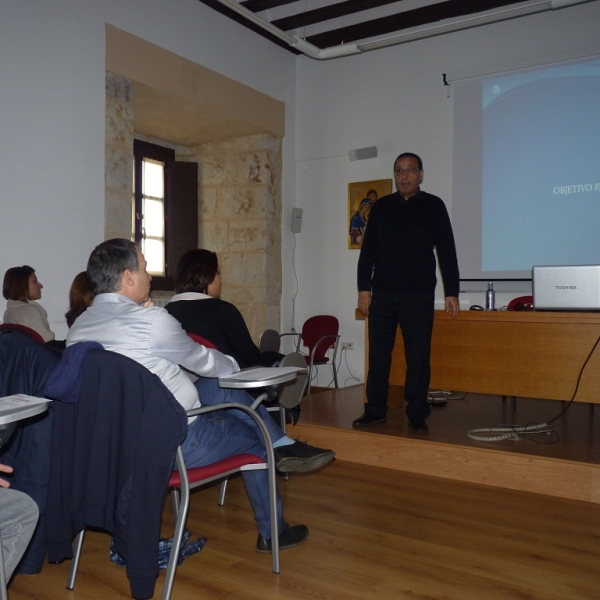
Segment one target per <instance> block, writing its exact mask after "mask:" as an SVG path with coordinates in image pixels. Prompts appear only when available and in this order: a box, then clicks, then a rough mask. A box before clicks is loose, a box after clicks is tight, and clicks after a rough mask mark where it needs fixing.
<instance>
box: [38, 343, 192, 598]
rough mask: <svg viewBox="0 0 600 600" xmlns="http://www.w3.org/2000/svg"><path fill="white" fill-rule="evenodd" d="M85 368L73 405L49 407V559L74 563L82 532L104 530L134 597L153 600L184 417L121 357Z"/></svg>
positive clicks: (98, 356) (90, 358)
mask: <svg viewBox="0 0 600 600" xmlns="http://www.w3.org/2000/svg"><path fill="white" fill-rule="evenodd" d="M76 346H77V345H75V346H70V347H69V348H67V350H66V351H65V354H67V353H68V352H69V350H70V349H71V348H75V347H76ZM82 368H83V377H82V379H81V388H80V392H79V399H78V401H77V402H76V403H71V404H66V403H63V402H56V403H55V407H54V423H53V440H52V465H51V471H50V476H51V477H50V490H49V496H48V525H47V534H48V557H49V559H50V560H51V561H55V560H62V559H64V558H69V557H71V556H72V547H71V543H72V539H73V536H74V535H75V534H77V533H78V532H79V531H80V530H81V529H83V528H84V526H91V527H100V528H102V529H106V530H107V531H109V532H110V533H112V535H113V536H114V538H115V547H116V550H117V552H119V554H121V556H123V557H124V558H125V560H126V563H127V576H128V577H129V582H130V586H131V592H132V595H133V597H134V598H150V597H152V595H153V593H154V585H155V582H156V577H157V575H158V539H159V537H160V516H161V511H162V505H163V502H164V499H165V495H166V492H167V484H168V480H169V477H170V475H171V473H172V471H173V467H174V463H175V452H176V450H177V447H178V446H179V445H180V444H181V442H182V441H183V440H184V438H185V436H186V434H187V417H186V414H185V411H184V409H183V407H182V406H181V405H180V404H179V403H178V402H177V401H176V400H175V398H174V397H173V395H172V394H171V392H169V390H167V388H166V387H165V386H164V385H163V384H162V382H161V381H160V379H159V378H158V377H157V376H156V375H153V374H152V373H150V371H148V370H147V369H146V368H145V367H143V366H141V365H140V364H138V363H136V362H135V361H133V360H131V359H129V358H127V357H125V356H122V355H119V354H116V353H113V352H108V351H105V350H98V349H92V350H89V351H88V352H87V355H86V357H85V359H84V360H83V367H82ZM74 379H75V378H74ZM47 392H48V393H49V395H51V396H52V394H51V393H50V389H48V390H47Z"/></svg>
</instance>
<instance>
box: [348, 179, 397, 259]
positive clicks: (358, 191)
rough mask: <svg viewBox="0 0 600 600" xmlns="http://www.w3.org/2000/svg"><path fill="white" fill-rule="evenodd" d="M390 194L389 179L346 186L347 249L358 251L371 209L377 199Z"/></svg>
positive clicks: (390, 184) (390, 182) (390, 183)
mask: <svg viewBox="0 0 600 600" xmlns="http://www.w3.org/2000/svg"><path fill="white" fill-rule="evenodd" d="M391 193H392V180H391V179H379V180H377V181H360V182H357V183H349V184H348V248H350V249H352V248H358V249H360V247H361V246H362V241H363V235H364V233H365V227H366V226H367V221H368V220H369V212H370V211H371V207H372V206H373V204H375V202H377V200H378V199H379V198H381V197H382V196H387V195H388V194H391Z"/></svg>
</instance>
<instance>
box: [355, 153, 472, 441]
mask: <svg viewBox="0 0 600 600" xmlns="http://www.w3.org/2000/svg"><path fill="white" fill-rule="evenodd" d="M394 178H395V180H396V188H397V190H398V191H397V192H396V193H394V194H390V195H389V196H385V197H383V198H381V199H380V200H378V201H377V202H376V203H375V204H374V205H373V208H372V209H371V213H370V214H369V221H368V224H367V228H366V231H365V236H364V239H363V244H362V248H361V251H360V257H359V259H358V308H359V309H360V311H361V312H362V313H363V314H364V315H365V316H368V317H369V374H368V377H367V403H366V404H365V412H364V414H363V415H362V416H361V417H359V418H358V419H356V420H355V421H354V422H353V423H352V424H353V426H354V427H363V426H366V425H373V424H374V423H384V422H385V419H386V414H387V396H388V385H389V384H388V381H389V376H390V367H391V362H392V350H393V348H394V340H395V337H396V328H397V326H398V325H400V328H401V330H402V336H403V339H404V348H405V357H406V367H407V368H406V381H405V386H404V396H405V398H406V401H407V406H406V415H407V417H408V423H409V428H410V429H411V430H412V431H414V432H415V433H421V434H425V433H428V431H429V428H428V426H427V423H426V420H427V417H428V416H429V413H430V412H431V408H430V406H429V403H428V402H427V392H428V389H429V380H430V374H431V371H430V354H431V334H432V330H433V313H434V298H435V286H436V262H435V255H434V248H435V249H436V250H437V255H438V260H439V262H440V270H441V273H442V279H443V283H444V296H445V298H446V306H445V308H446V312H450V313H452V318H454V317H456V315H457V314H458V311H459V310H460V304H459V301H458V292H459V274H458V262H457V259H456V248H455V246H454V236H453V234H452V226H451V225H450V218H449V217H448V211H447V210H446V206H445V205H444V203H443V201H442V200H441V199H440V198H438V197H437V196H433V195H432V194H428V193H426V192H423V191H421V189H420V187H419V186H420V184H421V183H422V182H423V161H422V160H421V159H420V158H419V157H418V156H417V155H416V154H412V153H411V152H405V153H404V154H401V155H400V156H399V157H398V158H397V159H396V161H395V162H394Z"/></svg>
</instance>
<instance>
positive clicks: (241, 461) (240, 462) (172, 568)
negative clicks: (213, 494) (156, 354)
mask: <svg viewBox="0 0 600 600" xmlns="http://www.w3.org/2000/svg"><path fill="white" fill-rule="evenodd" d="M232 408H235V409H237V410H243V411H244V412H246V413H248V414H249V415H250V416H251V417H252V418H253V419H254V420H255V421H256V424H257V426H258V428H259V429H260V431H261V433H262V435H263V438H264V440H265V446H266V449H267V462H266V463H265V462H264V461H263V460H262V459H261V458H259V457H258V456H255V455H253V454H238V455H236V456H231V457H229V458H226V459H224V460H220V461H218V462H216V463H213V464H211V465H207V466H205V467H196V468H193V469H187V468H186V466H185V461H184V459H183V453H182V452H181V448H178V449H177V455H176V464H177V471H173V475H172V476H171V479H170V480H169V489H170V490H171V498H172V504H173V515H174V518H175V533H174V534H173V545H172V550H171V556H170V557H169V564H168V566H167V574H166V576H165V583H164V585H163V593H162V597H161V600H168V599H169V598H170V596H171V591H172V589H173V582H174V579H175V573H176V571H177V559H178V557H179V547H180V546H181V540H182V538H183V532H184V529H185V521H186V518H187V514H188V510H189V505H190V490H191V489H193V488H196V487H199V486H201V485H206V484H207V483H210V482H212V481H215V480H218V479H223V481H222V483H221V491H220V493H219V500H218V502H219V506H223V504H224V502H225V489H226V488H225V485H226V483H227V477H228V476H229V475H232V474H233V473H237V472H241V471H249V470H257V469H267V470H268V472H269V504H270V507H269V508H270V514H271V543H272V568H273V573H279V571H280V562H279V531H278V528H277V485H276V482H275V455H274V453H273V446H272V444H271V442H270V438H269V434H268V433H267V429H266V427H265V425H264V423H263V421H262V419H261V418H260V417H259V416H258V415H257V414H256V412H254V411H253V410H252V409H250V408H248V407H246V406H243V405H242V404H215V405H214V406H207V407H202V408H196V409H193V410H190V411H188V412H187V414H188V416H193V415H198V414H201V413H205V412H212V411H216V410H227V409H232Z"/></svg>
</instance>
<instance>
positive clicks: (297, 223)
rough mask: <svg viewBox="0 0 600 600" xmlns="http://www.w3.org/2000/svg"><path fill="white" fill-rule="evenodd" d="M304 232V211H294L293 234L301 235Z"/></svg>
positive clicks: (295, 209) (299, 209) (298, 209)
mask: <svg viewBox="0 0 600 600" xmlns="http://www.w3.org/2000/svg"><path fill="white" fill-rule="evenodd" d="M301 231H302V209H301V208H294V209H292V233H300V232H301Z"/></svg>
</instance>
